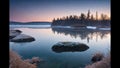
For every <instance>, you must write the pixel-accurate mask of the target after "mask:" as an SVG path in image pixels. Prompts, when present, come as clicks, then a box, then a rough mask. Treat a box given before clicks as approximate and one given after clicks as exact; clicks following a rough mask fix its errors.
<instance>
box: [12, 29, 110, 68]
mask: <svg viewBox="0 0 120 68" xmlns="http://www.w3.org/2000/svg"><path fill="white" fill-rule="evenodd" d="M14 29H19V30H21V31H22V33H23V34H27V35H30V36H32V37H34V38H35V39H36V40H35V41H33V42H28V43H14V42H10V49H12V50H14V51H16V52H17V53H19V54H20V55H21V56H22V58H23V59H28V58H32V57H33V56H38V57H40V58H41V59H43V60H44V62H41V63H39V64H38V68H84V66H85V65H87V64H89V63H91V61H90V60H91V56H92V55H93V54H94V53H96V52H102V53H104V54H107V53H109V51H110V38H111V37H110V31H105V30H104V31H102V30H101V31H98V30H97V31H95V30H70V29H69V30H68V29H52V28H14ZM60 41H72V42H80V43H84V44H87V45H88V46H89V49H88V50H86V51H82V52H72V51H71V52H61V53H56V52H54V51H52V49H51V48H52V46H53V45H54V44H56V43H58V42H60Z"/></svg>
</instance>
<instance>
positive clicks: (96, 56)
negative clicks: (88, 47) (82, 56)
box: [91, 53, 104, 63]
mask: <svg viewBox="0 0 120 68" xmlns="http://www.w3.org/2000/svg"><path fill="white" fill-rule="evenodd" d="M103 58H104V55H103V54H102V53H96V54H94V55H93V57H92V59H91V61H92V62H93V63H95V62H97V61H101V60H102V59H103Z"/></svg>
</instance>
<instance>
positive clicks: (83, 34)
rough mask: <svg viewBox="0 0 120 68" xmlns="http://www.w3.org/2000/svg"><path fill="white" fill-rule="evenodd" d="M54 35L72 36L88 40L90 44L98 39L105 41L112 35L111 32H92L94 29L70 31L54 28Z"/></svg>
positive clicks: (68, 29)
mask: <svg viewBox="0 0 120 68" xmlns="http://www.w3.org/2000/svg"><path fill="white" fill-rule="evenodd" d="M52 31H53V33H57V34H64V35H66V36H67V35H70V36H71V37H73V38H77V37H79V38H81V40H84V39H86V40H87V42H88V43H89V41H90V40H92V39H96V42H97V41H98V38H100V39H104V38H106V37H107V35H109V34H110V30H92V29H81V30H80V29H79V30H78V29H70V28H52Z"/></svg>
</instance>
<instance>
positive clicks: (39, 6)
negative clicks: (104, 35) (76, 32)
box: [10, 0, 111, 22]
mask: <svg viewBox="0 0 120 68" xmlns="http://www.w3.org/2000/svg"><path fill="white" fill-rule="evenodd" d="M89 9H90V10H91V14H94V15H95V12H96V11H98V15H100V14H101V13H103V14H107V15H108V16H109V17H110V10H111V9H110V0H10V21H18V22H30V21H49V22H51V21H52V20H53V18H60V17H63V16H69V15H78V16H80V14H81V13H85V14H86V13H87V12H88V10H89Z"/></svg>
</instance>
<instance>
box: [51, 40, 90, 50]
mask: <svg viewBox="0 0 120 68" xmlns="http://www.w3.org/2000/svg"><path fill="white" fill-rule="evenodd" d="M88 48H89V47H88V46H87V45H86V44H83V43H79V42H58V43H57V44H55V45H53V47H52V50H53V51H55V52H75V51H78V52H81V51H85V50H87V49H88Z"/></svg>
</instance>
